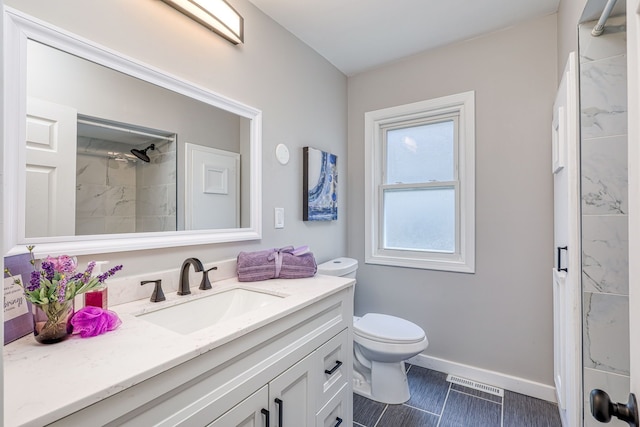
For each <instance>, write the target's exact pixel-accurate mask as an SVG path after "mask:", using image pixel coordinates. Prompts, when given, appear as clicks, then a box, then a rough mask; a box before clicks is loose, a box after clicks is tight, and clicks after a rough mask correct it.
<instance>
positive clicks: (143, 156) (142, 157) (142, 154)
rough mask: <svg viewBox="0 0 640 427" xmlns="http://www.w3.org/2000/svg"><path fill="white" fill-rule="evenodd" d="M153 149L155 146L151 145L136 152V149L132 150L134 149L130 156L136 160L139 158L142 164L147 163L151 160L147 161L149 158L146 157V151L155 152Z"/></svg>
mask: <svg viewBox="0 0 640 427" xmlns="http://www.w3.org/2000/svg"><path fill="white" fill-rule="evenodd" d="M155 149H156V145H155V144H151V145H149V146H148V147H147V148H145V149H144V150H138V149H137V148H134V149H132V150H131V154H133V155H134V156H136V157H137V158H139V159H140V160H142V161H143V162H147V163H149V161H150V160H151V159H149V156H148V155H147V151H148V150H155Z"/></svg>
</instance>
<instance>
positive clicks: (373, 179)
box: [364, 91, 475, 273]
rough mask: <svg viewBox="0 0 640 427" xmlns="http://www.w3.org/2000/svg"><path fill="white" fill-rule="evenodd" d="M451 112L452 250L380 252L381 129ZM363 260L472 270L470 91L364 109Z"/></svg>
mask: <svg viewBox="0 0 640 427" xmlns="http://www.w3.org/2000/svg"><path fill="white" fill-rule="evenodd" d="M444 114H457V115H458V116H459V129H458V130H459V133H458V153H457V156H458V164H457V167H458V170H457V174H458V181H459V183H460V188H459V193H458V194H459V199H458V203H459V215H457V217H458V221H459V224H458V226H459V234H458V235H457V236H456V239H457V243H456V249H457V251H456V253H453V254H449V253H438V252H422V251H396V250H385V249H383V248H382V247H381V246H382V245H381V244H380V240H381V239H382V236H381V231H380V230H381V228H380V219H381V217H382V213H381V195H382V191H381V190H380V189H381V187H382V170H383V169H382V168H383V161H384V155H383V143H382V142H383V141H382V132H383V129H384V128H388V127H389V125H390V124H393V123H394V122H400V121H402V122H406V121H409V120H414V119H424V118H429V117H437V116H442V115H444ZM364 118H365V263H367V264H379V265H391V266H398V267H409V268H420V269H428V270H442V271H453V272H461V273H475V92H473V91H469V92H464V93H460V94H456V95H450V96H445V97H442V98H436V99H431V100H427V101H421V102H415V103H412V104H406V105H400V106H396V107H390V108H384V109H381V110H376V111H369V112H367V113H365V115H364Z"/></svg>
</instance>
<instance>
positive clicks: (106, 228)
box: [76, 137, 176, 235]
mask: <svg viewBox="0 0 640 427" xmlns="http://www.w3.org/2000/svg"><path fill="white" fill-rule="evenodd" d="M80 138H82V137H79V139H80ZM99 144H100V141H97V140H95V139H94V140H92V141H90V143H87V142H85V144H84V145H92V146H95V145H99ZM175 145H176V144H175V142H170V143H169V142H160V143H156V150H154V151H148V152H147V154H148V155H149V157H150V158H151V162H150V163H145V162H142V161H139V160H135V161H134V160H129V161H125V160H116V159H114V158H113V157H107V156H97V155H91V154H78V156H77V160H76V170H77V174H76V235H89V234H112V233H135V232H148V231H175V230H176V149H175Z"/></svg>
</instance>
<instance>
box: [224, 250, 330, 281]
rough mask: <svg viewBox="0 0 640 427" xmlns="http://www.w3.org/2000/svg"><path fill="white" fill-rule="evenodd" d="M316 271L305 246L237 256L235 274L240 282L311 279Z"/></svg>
mask: <svg viewBox="0 0 640 427" xmlns="http://www.w3.org/2000/svg"><path fill="white" fill-rule="evenodd" d="M317 269H318V267H317V265H316V260H315V258H314V257H313V254H312V253H311V252H309V248H307V247H306V246H302V247H300V248H294V247H293V246H287V247H285V248H280V249H275V248H274V249H267V250H264V251H257V252H240V254H238V271H237V272H238V280H239V281H240V282H257V281H259V280H267V279H276V278H281V279H300V278H303V277H312V276H313V275H315V274H316V270H317Z"/></svg>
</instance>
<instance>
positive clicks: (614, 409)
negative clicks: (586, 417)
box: [589, 388, 640, 427]
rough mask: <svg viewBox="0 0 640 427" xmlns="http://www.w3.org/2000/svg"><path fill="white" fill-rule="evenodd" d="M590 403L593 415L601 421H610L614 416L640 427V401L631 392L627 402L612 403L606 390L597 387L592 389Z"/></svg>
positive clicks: (633, 426)
mask: <svg viewBox="0 0 640 427" xmlns="http://www.w3.org/2000/svg"><path fill="white" fill-rule="evenodd" d="M589 404H590V406H591V415H593V418H595V419H596V420H598V421H600V422H601V423H608V422H609V421H611V417H612V416H614V417H617V418H619V419H620V420H622V421H626V422H627V423H628V424H629V425H630V426H631V427H640V419H638V402H637V401H636V396H635V394H633V393H630V394H629V402H627V403H626V404H624V403H612V402H611V399H610V398H609V395H608V394H607V393H606V392H604V391H602V390H599V389H597V388H596V389H593V390H591V394H590V395H589Z"/></svg>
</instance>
